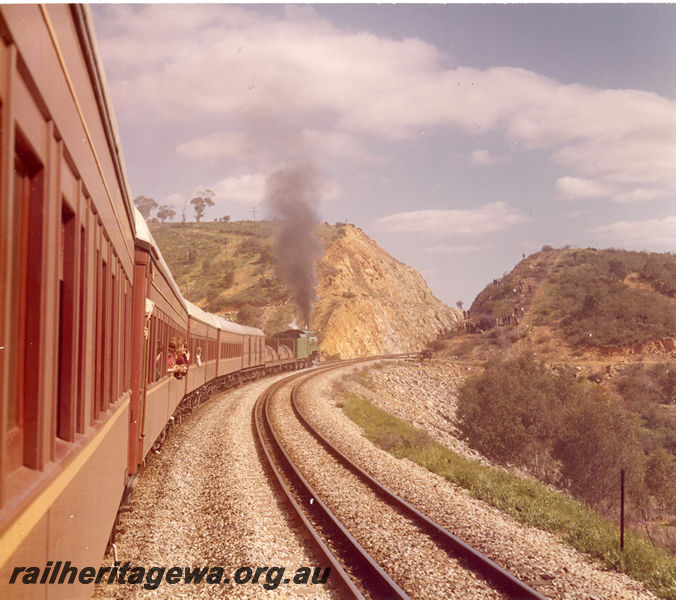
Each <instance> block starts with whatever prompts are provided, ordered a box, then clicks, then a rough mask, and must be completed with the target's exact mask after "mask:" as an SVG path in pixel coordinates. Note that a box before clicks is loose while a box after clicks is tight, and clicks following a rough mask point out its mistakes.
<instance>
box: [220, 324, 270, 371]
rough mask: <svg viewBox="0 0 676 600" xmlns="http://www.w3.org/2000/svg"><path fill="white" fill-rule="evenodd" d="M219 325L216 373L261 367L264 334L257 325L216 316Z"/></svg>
mask: <svg viewBox="0 0 676 600" xmlns="http://www.w3.org/2000/svg"><path fill="white" fill-rule="evenodd" d="M216 319H217V321H218V323H219V327H220V343H219V346H220V362H219V367H218V375H219V376H221V375H227V374H229V373H233V372H235V371H239V370H242V369H249V368H253V367H262V366H263V364H264V354H263V346H264V345H265V334H264V333H263V331H262V330H260V329H258V328H257V327H248V326H246V325H240V324H238V323H233V322H231V321H228V320H226V319H223V318H222V317H216Z"/></svg>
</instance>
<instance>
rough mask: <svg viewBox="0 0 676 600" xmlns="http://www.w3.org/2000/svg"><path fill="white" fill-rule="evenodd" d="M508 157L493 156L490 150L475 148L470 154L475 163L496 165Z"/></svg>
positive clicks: (471, 160) (472, 161)
mask: <svg viewBox="0 0 676 600" xmlns="http://www.w3.org/2000/svg"><path fill="white" fill-rule="evenodd" d="M505 160H506V157H502V156H493V155H492V154H491V153H490V152H489V151H488V150H474V152H472V154H471V156H470V162H471V163H472V164H473V165H482V166H484V165H494V164H497V163H501V162H505Z"/></svg>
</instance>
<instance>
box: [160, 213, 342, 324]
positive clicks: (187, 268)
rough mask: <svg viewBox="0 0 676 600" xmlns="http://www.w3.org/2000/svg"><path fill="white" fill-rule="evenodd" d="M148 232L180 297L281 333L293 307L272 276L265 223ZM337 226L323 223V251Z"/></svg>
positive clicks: (270, 235)
mask: <svg viewBox="0 0 676 600" xmlns="http://www.w3.org/2000/svg"><path fill="white" fill-rule="evenodd" d="M149 225H150V230H151V232H152V234H153V237H154V238H155V241H156V242H157V245H158V246H159V248H160V251H161V252H162V255H163V256H164V259H165V260H166V262H167V264H168V265H169V268H170V270H171V272H172V275H173V276H174V279H175V280H176V283H177V284H178V286H179V287H180V288H181V291H182V292H183V294H184V295H185V297H186V298H187V299H188V300H190V301H191V302H194V303H195V304H197V305H198V306H200V307H202V308H204V309H205V310H207V311H209V312H214V313H221V314H228V315H229V316H230V317H232V318H236V319H237V320H238V321H239V322H240V323H243V324H246V325H254V326H257V327H264V328H265V329H266V330H268V329H269V331H270V332H274V331H279V330H280V329H284V328H286V326H287V324H288V323H289V322H290V321H291V320H292V319H293V315H294V313H295V305H294V301H293V298H292V294H291V292H290V290H289V288H288V286H287V285H286V284H285V283H284V282H281V281H280V280H279V279H278V278H277V276H276V274H275V258H274V255H273V244H274V231H273V224H272V222H270V221H256V222H255V223H254V222H253V221H234V222H228V223H220V222H205V223H165V224H160V223H153V222H151V223H149ZM341 231H342V227H341V225H336V226H331V225H328V224H323V225H321V226H320V227H319V230H318V235H319V237H320V239H321V240H322V241H323V243H324V245H325V247H326V246H328V245H329V244H330V243H331V242H332V241H333V240H334V239H335V238H336V237H337V236H339V235H341Z"/></svg>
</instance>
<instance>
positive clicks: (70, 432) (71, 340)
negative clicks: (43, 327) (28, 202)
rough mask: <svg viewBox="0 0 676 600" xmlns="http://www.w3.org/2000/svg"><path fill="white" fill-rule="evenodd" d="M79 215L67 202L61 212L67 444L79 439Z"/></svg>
mask: <svg viewBox="0 0 676 600" xmlns="http://www.w3.org/2000/svg"><path fill="white" fill-rule="evenodd" d="M75 266H76V263H75V215H74V214H73V213H72V212H71V211H70V210H69V208H68V205H67V204H66V203H65V202H64V203H63V205H62V210H61V243H60V250H59V348H58V352H59V355H58V375H57V376H58V385H57V393H58V401H57V413H56V435H57V436H58V437H60V438H61V439H63V440H66V441H69V442H70V441H73V439H74V437H75V396H74V389H73V382H74V381H75V377H74V373H73V362H74V361H75V360H76V355H75V326H76V322H75V315H74V312H73V311H74V308H75Z"/></svg>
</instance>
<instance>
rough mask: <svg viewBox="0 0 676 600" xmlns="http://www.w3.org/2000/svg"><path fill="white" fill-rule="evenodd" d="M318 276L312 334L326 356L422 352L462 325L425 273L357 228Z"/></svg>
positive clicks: (348, 228) (328, 258)
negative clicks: (394, 254) (409, 264)
mask: <svg viewBox="0 0 676 600" xmlns="http://www.w3.org/2000/svg"><path fill="white" fill-rule="evenodd" d="M318 275H319V287H318V288H317V292H318V294H319V300H318V301H317V302H316V303H315V305H314V311H313V316H312V328H313V329H317V330H318V331H319V333H320V342H321V349H322V354H323V356H339V357H340V358H352V357H355V356H373V355H379V354H396V353H400V352H415V351H419V350H421V349H422V348H423V347H424V346H425V344H426V343H427V342H429V341H431V340H433V339H435V338H436V337H437V336H438V335H439V333H441V332H443V331H444V330H446V329H452V328H453V327H455V323H457V322H458V321H459V320H461V319H462V313H461V311H459V310H458V309H456V308H450V307H448V306H446V305H444V304H443V303H442V302H441V301H440V300H439V299H438V298H437V297H435V296H434V295H433V294H432V292H431V291H430V289H429V288H428V287H427V284H426V283H425V280H424V279H423V278H422V276H421V275H420V273H418V272H417V271H415V270H414V269H412V268H411V267H409V266H407V265H405V264H403V263H401V262H399V261H398V260H396V259H394V258H392V256H390V255H389V254H387V252H385V251H384V250H383V249H382V248H380V247H379V246H378V245H377V244H376V243H375V242H374V241H373V240H371V239H370V238H368V237H367V236H366V235H365V234H364V233H363V232H362V231H361V230H360V229H358V228H355V227H352V226H346V227H345V233H344V235H343V236H342V237H340V238H339V239H338V240H336V241H335V242H334V243H333V244H332V245H331V247H330V248H329V249H328V250H327V252H326V254H325V255H324V258H323V259H322V260H321V261H320V264H319V266H318Z"/></svg>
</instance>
